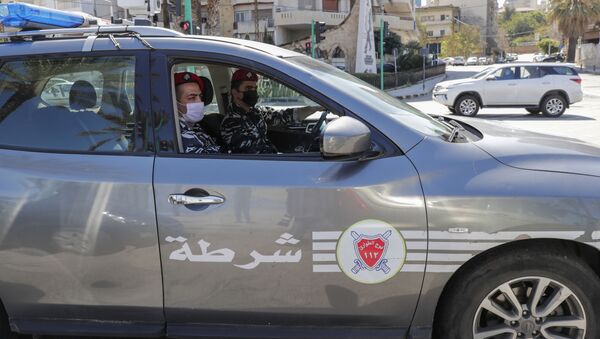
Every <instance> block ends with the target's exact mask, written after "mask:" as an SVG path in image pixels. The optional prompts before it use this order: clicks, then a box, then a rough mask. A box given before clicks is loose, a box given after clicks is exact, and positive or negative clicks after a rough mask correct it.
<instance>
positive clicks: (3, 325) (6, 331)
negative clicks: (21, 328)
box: [0, 302, 17, 339]
mask: <svg viewBox="0 0 600 339" xmlns="http://www.w3.org/2000/svg"><path fill="white" fill-rule="evenodd" d="M0 338H3V339H4V338H6V339H16V338H17V335H16V333H12V332H11V331H10V324H9V322H8V315H7V314H6V310H5V309H4V305H2V303H1V302H0Z"/></svg>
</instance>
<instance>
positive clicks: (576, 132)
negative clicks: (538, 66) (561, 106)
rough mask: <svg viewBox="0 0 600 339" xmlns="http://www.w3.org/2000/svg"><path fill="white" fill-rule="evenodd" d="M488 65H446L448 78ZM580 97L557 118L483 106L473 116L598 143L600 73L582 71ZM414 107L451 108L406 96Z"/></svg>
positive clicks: (442, 111)
mask: <svg viewBox="0 0 600 339" xmlns="http://www.w3.org/2000/svg"><path fill="white" fill-rule="evenodd" d="M485 67H489V66H449V67H448V69H447V74H448V79H447V80H454V79H462V78H466V77H470V76H471V75H473V74H475V73H477V72H479V71H482V70H483V69H484V68H485ZM581 78H582V79H583V81H582V88H583V92H584V98H583V101H581V102H578V103H576V104H574V105H572V106H571V108H569V109H567V111H566V112H565V114H564V115H563V116H561V117H560V118H558V119H556V118H546V117H544V116H543V115H541V114H539V115H530V114H528V113H527V111H525V109H522V108H483V109H481V111H480V112H479V114H478V115H477V116H476V117H475V118H464V119H484V120H487V121H490V122H493V123H498V124H501V125H504V126H507V127H509V128H518V129H524V130H530V131H535V132H539V133H546V134H553V135H559V136H565V137H570V138H576V139H580V140H583V141H586V142H589V143H592V144H595V145H597V146H600V75H593V74H581ZM406 102H408V103H409V104H411V105H412V106H414V107H416V108H417V109H419V110H421V111H423V112H425V113H429V114H450V111H448V109H447V108H446V107H445V106H443V105H440V104H438V103H436V102H434V101H433V100H431V96H430V95H428V96H424V97H420V98H415V99H409V100H406Z"/></svg>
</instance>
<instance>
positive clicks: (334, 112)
mask: <svg viewBox="0 0 600 339" xmlns="http://www.w3.org/2000/svg"><path fill="white" fill-rule="evenodd" d="M3 37H4V38H6V39H9V40H10V41H8V42H5V43H2V44H0V174H1V175H0V300H1V307H0V316H1V318H0V319H1V320H0V331H1V333H0V337H2V338H4V337H7V336H8V335H9V333H10V332H11V331H12V332H13V333H25V334H55V335H69V334H71V335H73V334H77V335H107V336H145V337H161V336H168V337H207V338H234V337H235V338H239V337H252V338H259V337H263V338H265V337H268V338H275V337H293V338H364V337H368V338H392V337H393V338H432V337H433V338H444V339H471V338H479V339H483V338H489V339H501V338H572V339H575V338H577V339H582V338H590V339H591V338H598V337H600V328H599V325H598V319H599V318H600V303H598V300H600V279H599V274H600V252H599V249H600V165H599V164H600V149H599V148H597V147H594V146H592V145H589V144H585V143H583V142H580V141H577V140H575V139H568V140H566V139H561V138H559V137H554V136H546V135H542V134H534V133H527V132H523V131H518V130H506V129H502V128H499V127H496V126H493V125H489V124H486V123H484V122H469V123H466V122H463V121H461V120H460V119H459V118H458V117H447V116H444V117H431V116H428V115H426V114H423V113H421V112H420V111H418V110H416V109H414V108H412V107H410V106H408V105H406V104H404V103H402V102H400V101H398V100H396V99H395V98H392V97H390V96H389V95H387V94H386V93H384V92H382V91H379V90H377V89H376V88H374V87H371V86H369V85H367V84H365V83H364V82H361V81H360V80H358V79H356V78H355V77H353V76H351V75H349V74H347V73H345V72H342V71H340V70H338V69H336V68H335V67H332V66H330V65H327V64H325V63H322V62H319V61H316V60H313V59H311V58H309V57H307V56H304V55H301V54H298V53H295V52H292V51H288V50H285V49H281V48H278V47H275V46H272V45H267V44H261V43H256V42H252V41H246V40H237V39H227V38H218V37H208V36H185V35H181V34H179V33H176V32H173V31H170V30H165V29H160V28H152V27H131V26H129V27H125V26H123V27H121V26H108V27H101V28H85V29H65V30H60V29H58V30H46V31H27V32H20V33H7V34H4V35H3ZM239 68H243V69H248V70H251V71H254V72H256V73H257V74H259V76H260V80H259V96H260V97H261V99H260V100H261V101H259V105H261V104H264V105H267V104H268V105H275V104H276V105H279V106H280V107H277V108H276V109H285V108H290V107H298V106H318V107H319V112H320V113H317V114H316V116H313V117H309V118H307V119H305V120H303V121H298V122H295V123H291V124H289V125H286V126H279V127H277V128H272V129H269V138H270V139H271V140H272V141H273V143H274V144H275V145H276V146H277V148H278V150H279V153H277V154H235V153H219V154H187V153H185V152H184V150H183V147H182V142H181V136H180V130H179V125H178V123H177V110H176V107H177V106H176V103H175V100H174V93H175V88H174V84H173V81H172V79H173V74H174V73H176V72H180V71H187V72H194V73H195V74H197V75H199V76H202V77H204V78H206V79H207V80H208V81H207V83H208V84H210V88H211V90H212V92H213V95H212V100H211V104H210V105H208V106H207V111H206V116H205V117H204V119H203V120H202V121H201V124H202V128H203V129H204V130H205V131H206V132H207V133H209V134H212V135H213V136H214V137H215V139H217V142H220V141H219V140H218V137H219V134H218V132H219V124H220V120H221V119H222V116H223V115H224V114H225V113H226V112H227V104H228V96H229V90H230V83H229V82H230V78H231V74H232V73H233V72H234V71H235V70H237V69H239ZM261 102H262V103H261ZM274 109H275V108H274ZM472 124H476V125H472Z"/></svg>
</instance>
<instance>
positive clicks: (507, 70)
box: [494, 67, 517, 80]
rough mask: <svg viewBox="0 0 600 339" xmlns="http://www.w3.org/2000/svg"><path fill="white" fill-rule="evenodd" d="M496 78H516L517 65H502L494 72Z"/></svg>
mask: <svg viewBox="0 0 600 339" xmlns="http://www.w3.org/2000/svg"><path fill="white" fill-rule="evenodd" d="M494 78H495V79H496V80H514V79H517V67H503V68H500V69H498V70H497V71H496V72H494Z"/></svg>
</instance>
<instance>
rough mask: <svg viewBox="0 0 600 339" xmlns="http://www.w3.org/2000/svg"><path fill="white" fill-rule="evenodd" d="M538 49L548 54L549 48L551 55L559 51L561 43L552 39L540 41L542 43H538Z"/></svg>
mask: <svg viewBox="0 0 600 339" xmlns="http://www.w3.org/2000/svg"><path fill="white" fill-rule="evenodd" d="M537 45H538V48H539V49H540V50H541V51H542V52H544V53H548V48H550V53H556V52H558V51H559V48H558V46H559V43H558V41H556V40H552V39H548V38H546V39H542V40H540V42H538V44H537Z"/></svg>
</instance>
